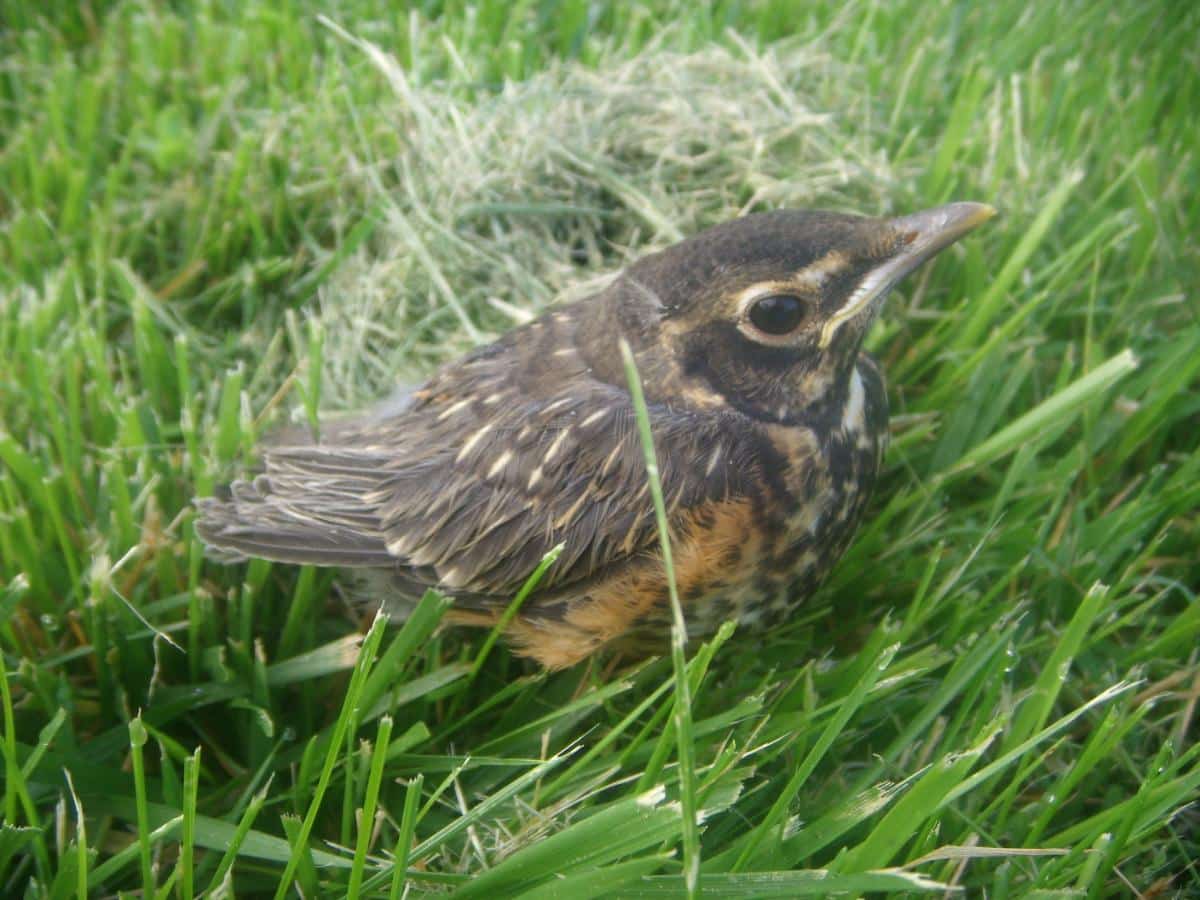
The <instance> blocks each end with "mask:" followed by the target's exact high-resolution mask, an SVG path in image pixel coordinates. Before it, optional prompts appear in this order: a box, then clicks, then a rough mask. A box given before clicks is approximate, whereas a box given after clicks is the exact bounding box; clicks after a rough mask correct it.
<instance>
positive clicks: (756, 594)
mask: <svg viewBox="0 0 1200 900" xmlns="http://www.w3.org/2000/svg"><path fill="white" fill-rule="evenodd" d="M887 423H888V407H887V395H886V391H885V389H884V384H883V378H882V376H881V375H880V372H879V369H878V366H877V365H876V364H875V362H874V360H872V359H871V358H870V357H868V356H866V355H865V354H864V355H863V356H862V357H861V358H860V360H859V362H858V365H857V366H856V368H855V370H854V372H853V374H852V376H851V379H850V383H849V388H848V390H847V392H846V396H845V399H844V401H842V402H841V403H839V404H838V405H837V406H836V407H835V408H834V409H833V410H831V411H830V413H829V414H828V415H827V416H825V417H823V418H821V419H818V420H814V421H812V422H811V423H810V424H806V425H803V426H784V425H778V426H772V427H770V428H768V429H767V430H766V431H767V437H768V439H769V441H770V443H771V444H772V446H773V447H774V448H775V450H776V452H777V453H778V454H779V456H780V458H781V460H782V462H783V463H784V465H783V466H782V472H781V477H780V479H779V480H778V482H777V486H776V487H775V490H776V491H777V492H778V495H777V496H776V497H774V498H772V499H773V501H774V502H771V503H769V504H767V505H766V506H767V508H768V509H770V510H771V512H769V513H768V515H770V516H772V517H773V519H774V521H771V522H770V523H767V525H766V527H765V528H764V529H763V530H764V533H766V534H768V535H769V536H770V537H769V540H768V541H767V542H766V544H765V546H764V552H763V555H762V558H761V559H760V560H759V563H758V565H757V567H756V568H755V574H754V575H753V577H751V578H749V579H747V580H745V581H743V582H741V583H739V584H736V585H730V586H728V587H726V588H724V589H723V590H721V591H720V592H719V593H716V594H714V595H713V596H711V597H708V598H705V599H704V600H703V601H702V602H700V603H697V604H695V605H694V606H691V607H689V609H688V611H687V618H688V630H689V632H691V633H693V634H696V635H701V634H707V633H710V632H712V631H713V630H715V628H716V627H717V626H719V625H720V623H721V622H723V621H725V620H727V619H730V618H736V619H737V620H738V621H739V623H741V624H743V625H749V626H760V627H761V626H767V625H772V624H775V623H778V622H780V621H782V620H785V619H786V618H787V617H788V616H789V615H790V614H791V612H792V611H793V610H794V609H795V608H796V607H798V606H799V605H801V604H802V603H803V601H804V600H805V599H806V598H807V597H809V596H811V595H812V593H813V592H814V591H815V590H816V589H817V588H818V587H819V586H820V584H821V582H822V581H823V580H824V579H825V576H826V575H828V574H829V572H830V570H831V569H832V568H833V566H834V565H835V564H836V563H837V561H838V560H839V559H840V558H841V556H842V554H843V553H845V551H846V548H847V547H848V546H849V544H850V541H851V540H852V538H853V537H854V533H855V531H856V530H857V528H858V525H859V523H860V522H861V520H862V516H863V513H864V511H865V509H866V506H867V503H868V501H869V500H870V498H871V493H872V491H873V489H874V486H875V481H876V478H877V476H878V473H879V468H880V465H881V463H882V461H883V455H884V452H885V451H886V449H887V440H888V425H887Z"/></svg>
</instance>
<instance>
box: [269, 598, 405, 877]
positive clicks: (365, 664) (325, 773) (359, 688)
mask: <svg viewBox="0 0 1200 900" xmlns="http://www.w3.org/2000/svg"><path fill="white" fill-rule="evenodd" d="M386 624H387V616H385V615H383V614H379V615H377V616H376V617H375V621H374V622H373V623H372V624H371V630H370V631H368V632H367V636H366V638H365V639H364V640H363V645H362V651H361V652H360V655H359V660H358V665H357V666H355V668H354V674H353V675H351V676H350V684H349V686H348V687H347V688H346V699H345V701H344V702H343V703H342V710H341V712H340V713H339V714H338V718H337V722H336V723H335V724H334V727H333V731H332V732H331V735H330V739H329V743H328V745H327V746H326V749H325V761H324V763H323V765H322V766H321V774H320V777H319V778H318V779H317V786H316V789H315V790H314V791H313V796H312V800H311V801H310V803H309V806H308V812H307V813H306V814H305V816H304V820H303V822H302V823H301V824H300V826H299V827H298V828H297V830H296V834H295V838H294V840H291V844H292V847H293V848H294V849H295V850H296V851H297V852H295V853H293V854H292V856H291V858H290V859H289V860H288V863H287V866H286V867H285V868H284V871H283V875H282V876H280V879H279V887H278V888H277V889H276V892H275V900H283V896H284V895H285V894H286V893H287V891H288V888H289V886H290V885H291V883H292V877H293V876H294V875H295V874H296V869H297V867H298V866H299V865H300V862H301V852H304V853H305V854H307V852H308V836H309V834H310V833H311V832H312V828H313V825H314V824H315V823H316V819H317V812H318V811H319V810H320V807H321V800H322V799H323V798H324V796H325V791H326V789H327V788H328V787H329V780H330V778H331V777H332V775H333V767H334V765H335V764H336V763H337V759H338V755H339V753H340V751H341V747H342V739H343V737H344V735H345V733H346V729H347V727H348V726H349V723H350V719H351V718H352V717H353V715H354V714H355V711H356V710H358V709H359V708H360V707H359V703H360V701H361V699H362V695H363V690H364V686H365V684H366V681H367V673H368V672H369V671H370V669H371V666H372V664H373V663H374V662H375V657H376V654H377V653H378V650H379V644H380V642H381V641H382V640H383V632H384V628H385V626H386ZM290 837H291V836H289V838H290Z"/></svg>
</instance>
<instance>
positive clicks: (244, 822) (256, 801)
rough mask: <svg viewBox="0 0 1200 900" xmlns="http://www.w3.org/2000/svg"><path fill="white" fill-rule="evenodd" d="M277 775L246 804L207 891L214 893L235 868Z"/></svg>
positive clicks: (269, 779) (268, 780)
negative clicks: (239, 854)
mask: <svg viewBox="0 0 1200 900" xmlns="http://www.w3.org/2000/svg"><path fill="white" fill-rule="evenodd" d="M274 777H275V776H274V775H272V776H270V777H269V778H267V782H266V784H264V785H263V786H262V789H261V790H259V792H258V793H256V794H254V796H252V797H251V798H250V802H249V803H247V804H246V810H245V812H243V813H242V817H241V819H240V820H239V821H238V824H237V828H235V829H234V831H233V834H232V835H230V837H229V841H228V845H227V846H226V848H225V853H224V854H223V855H222V856H221V861H220V863H218V864H217V870H216V872H214V873H213V877H212V880H211V881H210V882H209V883H208V890H207V891H206V892H205V893H206V894H208V895H212V894H214V893H215V892H216V890H217V888H218V887H220V885H221V883H222V882H223V881H224V880H225V876H226V874H227V873H228V872H229V870H230V869H232V868H233V863H234V861H235V860H236V859H237V857H238V852H239V851H240V850H241V848H242V842H243V841H245V840H246V835H248V834H249V833H250V829H251V827H252V826H253V825H254V820H255V819H257V818H258V814H259V812H260V811H261V810H262V808H263V804H264V803H265V802H266V800H267V794H268V793H270V790H271V781H272V779H273V778H274Z"/></svg>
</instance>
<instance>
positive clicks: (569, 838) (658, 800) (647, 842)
mask: <svg viewBox="0 0 1200 900" xmlns="http://www.w3.org/2000/svg"><path fill="white" fill-rule="evenodd" d="M665 800H666V790H665V789H664V788H663V787H662V786H661V785H660V786H658V787H655V788H653V789H652V790H650V791H647V792H645V793H643V794H639V795H637V796H634V797H628V798H626V799H624V800H618V801H615V802H613V803H612V804H610V805H609V806H608V807H607V808H604V809H601V810H600V811H598V812H595V813H593V814H592V815H590V816H588V817H587V818H586V819H583V820H581V821H579V822H576V823H574V824H572V825H570V826H569V827H567V828H565V829H563V830H562V831H559V832H558V833H557V834H552V835H550V836H549V837H547V838H544V839H542V840H540V841H538V842H536V843H533V844H530V845H528V846H527V847H524V848H522V849H521V850H519V851H518V852H517V853H514V854H513V855H512V856H510V857H508V858H507V859H505V860H503V861H502V862H500V863H498V864H497V865H495V866H494V867H492V868H491V869H488V870H487V871H486V872H483V873H481V874H479V875H478V876H476V877H475V878H474V879H472V880H471V881H470V882H468V883H467V884H465V885H463V886H462V887H461V888H459V889H458V890H457V891H455V893H454V894H453V896H454V897H455V898H456V900H467V898H471V897H503V896H514V895H516V894H517V893H518V892H520V891H521V890H522V888H527V887H533V886H535V885H536V884H538V883H539V882H543V881H547V880H550V879H553V878H554V877H555V875H556V873H557V872H560V871H562V870H563V868H564V867H565V866H564V864H565V863H567V862H568V861H569V863H570V867H571V868H575V869H579V868H585V867H586V868H592V867H598V866H604V865H608V864H610V863H613V862H617V861H618V860H620V859H621V858H622V857H624V856H627V855H629V854H632V853H637V852H641V851H645V850H647V849H649V848H652V847H656V846H659V845H661V844H663V843H664V842H667V841H671V840H674V839H676V835H677V834H678V833H679V831H680V818H679V809H678V804H675V803H667V802H665Z"/></svg>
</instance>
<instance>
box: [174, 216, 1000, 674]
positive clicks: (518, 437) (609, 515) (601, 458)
mask: <svg viewBox="0 0 1200 900" xmlns="http://www.w3.org/2000/svg"><path fill="white" fill-rule="evenodd" d="M991 214H992V210H991V208H990V207H986V206H983V205H980V204H967V203H962V204H951V205H950V206H945V207H940V208H937V209H933V210H929V211H927V212H923V213H917V214H915V215H911V216H904V217H899V218H895V219H873V218H866V217H859V216H848V215H840V214H834V213H823V212H776V213H767V214H762V215H756V216H747V217H745V218H742V219H737V220H734V221H732V222H728V223H725V224H724V225H720V226H717V227H716V228H713V229H710V230H709V231H706V232H703V233H701V234H699V235H697V236H696V237H694V238H692V239H690V240H687V241H684V242H683V243H681V244H678V245H676V246H674V247H671V248H668V249H667V250H664V251H662V252H660V253H656V254H652V255H650V256H647V257H645V258H643V259H641V260H639V261H638V262H635V263H633V264H632V265H631V266H629V267H628V268H627V269H626V270H625V271H624V272H623V273H622V274H621V275H620V276H618V277H617V278H616V279H615V280H614V281H613V282H612V283H611V284H610V286H609V287H608V288H607V289H605V290H604V291H602V292H600V293H599V294H597V295H595V296H593V297H590V298H587V299H584V300H581V301H578V302H576V303H573V304H570V305H567V306H564V307H561V308H559V309H557V310H554V311H552V312H550V313H548V314H546V315H543V316H542V317H540V318H538V319H535V320H534V321H532V322H530V323H528V324H526V325H523V326H521V327H519V328H517V329H515V330H513V331H511V332H509V333H508V334H506V335H505V336H503V337H502V338H500V339H499V340H498V341H496V342H495V343H492V344H489V345H487V346H485V347H481V348H479V349H477V350H475V351H474V352H472V353H470V354H468V355H467V356H465V357H463V358H462V359H460V360H457V361H455V362H453V363H451V364H449V365H447V366H445V367H444V368H443V369H441V370H440V371H439V372H438V373H437V374H435V375H434V376H433V377H432V378H431V379H430V380H429V381H428V382H426V383H425V384H424V385H423V386H421V387H420V388H419V389H417V390H416V391H414V392H412V393H411V394H409V395H407V396H406V397H403V398H401V399H399V400H396V399H393V400H392V401H389V402H388V403H386V404H384V405H383V406H381V407H380V408H379V409H378V410H375V411H372V412H368V413H366V414H363V415H360V416H356V417H351V418H349V419H344V420H340V421H337V422H334V423H331V424H329V425H328V426H326V427H324V428H323V429H322V435H321V440H320V442H313V441H311V440H309V439H308V438H307V437H297V436H296V434H295V433H294V432H293V433H288V434H285V435H283V436H281V437H280V438H278V439H276V441H274V442H273V443H272V444H270V445H269V446H267V447H265V448H264V451H263V469H262V472H261V473H260V474H258V475H257V476H255V477H253V478H251V479H249V480H243V481H235V482H234V483H233V484H231V485H230V486H229V487H228V488H227V489H225V490H224V491H223V492H221V493H220V494H219V495H218V496H216V497H212V498H205V499H203V500H200V501H198V507H199V513H200V515H199V519H198V522H197V530H198V532H199V534H200V536H201V537H202V538H203V539H204V541H205V542H206V543H207V544H208V545H209V547H210V550H211V552H212V553H213V554H215V555H217V556H219V557H221V558H224V559H241V558H245V557H249V556H257V557H263V558H266V559H272V560H277V561H281V562H289V563H311V564H317V565H334V566H342V567H348V568H354V569H361V570H366V571H368V572H369V573H371V575H372V579H371V580H372V583H373V584H375V585H376V587H377V589H378V591H379V597H378V599H379V600H380V601H382V602H384V603H386V604H388V605H389V606H390V607H391V608H392V609H393V610H399V611H403V610H404V609H405V607H406V604H411V602H412V600H414V599H415V598H417V597H419V596H420V595H421V594H422V593H423V592H424V591H425V590H426V589H427V588H431V587H432V588H436V589H438V590H440V591H442V592H444V593H446V594H448V595H450V596H451V597H453V598H454V607H453V609H452V611H451V613H450V618H451V621H457V622H460V623H463V624H475V625H490V624H492V623H494V622H495V621H496V619H497V617H498V616H499V615H500V613H501V612H502V611H503V610H504V609H505V608H506V607H507V605H508V604H509V602H510V601H511V599H512V597H513V595H514V594H515V593H516V591H517V590H518V589H519V588H520V587H521V585H522V584H523V583H524V581H525V580H526V579H527V578H528V576H529V574H530V573H531V572H532V571H533V569H534V568H535V567H536V566H537V565H538V563H539V562H540V561H541V560H542V558H543V557H544V555H545V554H546V553H547V552H548V551H549V550H550V549H551V548H553V547H555V546H557V545H559V544H561V545H562V547H563V550H562V552H561V554H560V555H559V557H558V559H557V560H556V561H555V563H554V564H553V565H552V566H551V567H550V568H549V569H548V570H547V572H546V573H545V575H544V576H543V578H542V581H541V583H540V585H539V588H538V590H537V592H536V593H535V594H534V595H533V596H532V597H531V598H530V599H529V600H528V601H527V602H526V604H525V606H524V607H523V608H522V610H521V613H520V615H519V616H518V617H517V619H516V620H515V621H514V622H513V623H512V625H511V626H510V628H509V632H508V633H509V637H510V639H511V641H512V643H513V645H514V647H515V648H516V650H517V651H518V652H520V653H522V654H524V655H528V656H531V657H533V658H535V659H537V660H539V661H540V662H541V663H542V664H544V665H546V666H549V667H563V666H567V665H570V664H572V663H574V662H576V661H578V660H580V659H582V658H584V657H586V656H588V655H589V654H591V653H593V652H595V651H596V650H599V649H601V648H602V647H605V646H608V645H612V644H615V643H622V642H625V641H627V640H628V639H631V638H632V637H634V636H639V635H640V636H643V637H644V636H645V635H647V634H649V635H653V634H655V633H660V632H662V631H663V630H665V628H666V623H667V622H668V621H669V616H668V609H667V584H666V580H665V575H664V571H663V566H662V561H661V557H660V552H659V541H658V536H657V531H656V527H655V521H654V513H653V507H652V503H651V498H650V494H649V489H648V481H647V477H646V470H645V463H644V457H643V455H642V450H641V447H640V444H639V441H638V436H637V431H636V423H635V417H634V410H633V406H632V403H631V400H630V395H629V393H628V390H627V388H626V377H625V373H624V371H623V368H622V365H621V362H620V356H619V353H618V352H617V346H618V340H619V339H620V338H624V339H625V340H627V341H628V342H629V344H630V346H631V347H632V349H633V351H634V357H635V360H636V362H637V366H638V370H639V372H640V374H641V377H642V379H643V382H644V383H645V387H646V395H647V401H648V406H649V412H650V419H651V428H652V432H653V435H654V441H655V445H656V448H657V452H658V458H659V461H660V476H661V479H662V484H663V490H664V494H665V499H666V506H667V514H668V520H669V523H670V530H671V537H672V542H673V548H674V558H675V568H676V573H677V582H678V588H679V592H680V596H681V598H682V599H683V602H684V606H685V618H686V619H687V621H688V624H689V631H691V632H693V633H696V634H700V633H705V632H707V631H710V630H712V629H713V628H714V627H715V626H716V625H717V624H719V623H720V621H722V620H723V619H725V618H728V617H735V618H738V619H740V620H742V621H743V622H747V623H757V624H769V623H772V622H776V621H778V620H780V619H781V618H783V617H785V616H786V615H787V614H788V612H789V611H790V610H791V609H793V608H795V606H796V605H797V604H799V603H801V602H802V601H803V599H804V598H805V596H807V595H808V594H810V593H811V592H812V591H813V590H814V589H815V588H816V586H817V585H818V584H819V583H820V581H821V579H822V578H823V576H824V575H825V574H826V572H827V571H828V570H829V568H830V567H831V566H832V564H833V563H834V562H835V561H836V560H837V558H838V557H839V556H840V555H841V554H842V552H843V551H844V550H845V548H846V546H847V544H848V543H849V541H850V539H851V537H852V536H853V533H854V530H855V528H856V527H857V524H858V522H859V520H860V519H861V516H862V513H863V509H864V506H865V504H866V502H867V499H868V498H869V496H870V492H871V488H872V486H873V484H874V481H875V478H876V474H877V472H878V470H879V466H880V462H881V460H882V457H883V453H884V449H885V446H886V441H887V401H886V394H885V390H884V383H883V378H882V375H881V373H880V371H879V369H878V367H877V365H876V363H875V362H874V360H872V359H871V357H870V356H868V355H867V354H866V353H864V352H863V351H862V349H861V348H862V340H863V337H864V335H865V333H866V331H867V329H868V328H869V327H870V324H871V322H872V321H873V320H874V318H875V316H876V315H877V313H878V311H879V308H880V305H881V303H882V300H883V297H884V296H885V295H886V294H887V292H888V290H889V289H890V288H891V287H892V285H894V284H895V282H896V281H897V280H899V279H900V278H901V277H903V276H904V275H905V274H907V273H908V272H909V271H911V270H912V269H913V268H915V267H916V266H917V265H919V264H920V263H922V262H924V261H925V260H926V259H928V258H930V257H931V256H933V255H934V254H935V253H937V252H938V251H939V250H941V249H942V248H944V247H945V246H947V245H948V244H950V243H951V242H953V241H954V240H957V239H958V238H959V237H960V236H961V235H963V234H965V233H966V232H967V231H969V230H971V229H972V228H974V227H975V226H976V225H978V224H979V223H980V222H982V221H983V220H985V219H986V218H988V217H989V216H990V215H991Z"/></svg>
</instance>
